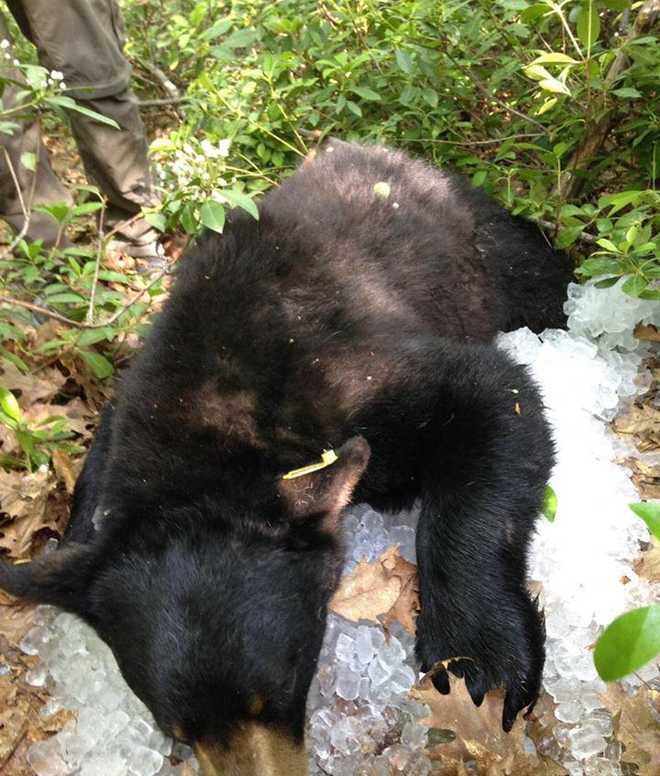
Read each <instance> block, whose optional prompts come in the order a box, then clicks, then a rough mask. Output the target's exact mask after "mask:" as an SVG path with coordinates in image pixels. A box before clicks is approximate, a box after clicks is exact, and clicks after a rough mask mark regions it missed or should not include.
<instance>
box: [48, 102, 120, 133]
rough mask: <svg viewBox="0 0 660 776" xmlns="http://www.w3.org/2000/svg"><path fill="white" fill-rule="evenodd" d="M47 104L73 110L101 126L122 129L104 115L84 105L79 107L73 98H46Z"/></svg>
mask: <svg viewBox="0 0 660 776" xmlns="http://www.w3.org/2000/svg"><path fill="white" fill-rule="evenodd" d="M45 102H47V103H48V104H49V105H54V106H56V107H58V108H64V109H66V110H73V111H75V112H76V113H81V114H82V115H83V116H87V118H89V119H93V120H94V121H96V122H98V123H99V124H106V125H107V126H109V127H112V128H113V129H121V127H120V126H119V124H117V122H116V121H115V120H114V119H111V118H108V117H107V116H104V115H103V114H102V113H97V112H96V111H95V110H90V109H89V108H84V107H83V106H82V105H78V103H77V102H76V101H75V100H72V99H71V97H64V96H61V95H58V96H55V97H46V100H45Z"/></svg>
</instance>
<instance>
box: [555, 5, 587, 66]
mask: <svg viewBox="0 0 660 776" xmlns="http://www.w3.org/2000/svg"><path fill="white" fill-rule="evenodd" d="M548 5H549V6H550V8H552V10H553V11H554V12H555V13H556V14H557V16H558V17H559V20H560V21H561V23H562V26H563V28H564V29H565V30H566V32H567V34H568V37H569V38H570V39H571V43H572V44H573V47H574V48H575V50H576V51H577V54H578V56H579V57H580V59H581V60H582V61H583V62H584V54H583V53H582V49H581V48H580V44H579V43H578V42H577V40H576V39H575V36H574V35H573V32H572V31H571V28H570V26H569V24H568V22H567V21H566V17H565V16H564V12H563V11H562V8H561V6H562V4H561V3H552V2H549V3H548Z"/></svg>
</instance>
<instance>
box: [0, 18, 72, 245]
mask: <svg viewBox="0 0 660 776" xmlns="http://www.w3.org/2000/svg"><path fill="white" fill-rule="evenodd" d="M0 40H6V41H9V44H10V45H9V46H6V47H5V48H3V49H2V52H3V56H2V58H1V59H0V77H2V78H3V79H9V82H7V83H6V85H5V88H4V91H3V92H2V103H3V106H4V108H5V110H7V109H10V108H13V107H15V105H16V96H17V94H18V92H19V91H20V90H21V87H20V83H21V82H22V81H23V78H22V74H21V72H20V71H19V70H18V69H17V68H16V67H14V65H13V64H12V60H13V52H12V47H11V38H10V35H9V30H8V28H7V23H6V20H5V18H4V16H2V14H0ZM4 55H6V57H8V58H6V57H5V56H4ZM11 82H15V83H11ZM13 121H14V123H16V124H17V127H16V129H15V130H14V132H13V134H11V135H7V134H4V133H1V134H0V215H1V217H2V218H3V219H4V220H5V221H7V223H8V224H9V225H10V226H11V228H12V229H13V230H14V231H15V232H17V233H20V232H21V231H22V230H23V229H24V225H25V212H28V213H30V218H29V223H28V227H27V230H26V237H27V238H28V239H29V240H43V241H44V244H45V245H46V246H48V247H50V246H51V245H54V244H55V242H56V239H57V235H58V229H57V223H56V222H55V220H54V219H53V218H51V217H50V216H49V215H47V214H46V213H37V212H34V211H33V208H34V206H35V205H48V204H53V203H55V202H64V203H66V204H67V205H71V204H72V199H71V195H70V194H69V192H68V191H67V190H66V189H65V188H64V186H63V185H62V184H61V183H60V181H59V180H58V179H57V177H56V176H55V173H54V172H53V170H52V169H51V166H50V162H49V160H48V152H47V150H46V148H45V146H44V144H43V142H42V140H41V127H40V126H39V121H38V120H37V118H36V115H35V116H33V117H32V118H31V119H29V120H26V121H20V120H16V119H13ZM23 154H34V156H35V158H36V164H35V168H34V171H32V170H30V169H28V168H27V167H25V165H23V163H22V162H21V157H22V156H23ZM17 184H18V186H17ZM19 192H20V193H19Z"/></svg>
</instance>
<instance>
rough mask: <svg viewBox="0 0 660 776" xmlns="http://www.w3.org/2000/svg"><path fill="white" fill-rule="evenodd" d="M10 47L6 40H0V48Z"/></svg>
mask: <svg viewBox="0 0 660 776" xmlns="http://www.w3.org/2000/svg"><path fill="white" fill-rule="evenodd" d="M10 46H11V43H10V42H9V41H8V40H7V38H3V39H2V40H0V48H3V49H8V48H9V47H10Z"/></svg>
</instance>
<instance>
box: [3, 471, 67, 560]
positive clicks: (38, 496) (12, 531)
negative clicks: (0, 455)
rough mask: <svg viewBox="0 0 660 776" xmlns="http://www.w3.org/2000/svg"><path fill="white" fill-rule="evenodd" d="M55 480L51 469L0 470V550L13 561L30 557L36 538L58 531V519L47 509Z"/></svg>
mask: <svg viewBox="0 0 660 776" xmlns="http://www.w3.org/2000/svg"><path fill="white" fill-rule="evenodd" d="M51 487H52V480H51V478H50V476H49V472H48V468H47V467H46V466H40V467H39V469H37V471H36V472H32V473H31V474H24V473H22V472H17V471H9V472H6V471H3V470H0V520H1V519H2V516H3V515H4V518H5V519H4V522H0V549H4V550H5V551H6V553H7V555H9V557H10V558H15V559H19V558H26V557H29V555H30V548H31V547H32V540H33V537H34V535H35V534H36V533H37V532H38V531H40V530H42V529H44V528H50V529H52V530H53V531H55V532H58V525H57V522H58V521H57V518H56V516H55V515H54V514H51V512H50V511H49V510H48V509H47V502H48V493H49V490H50V489H51Z"/></svg>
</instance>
